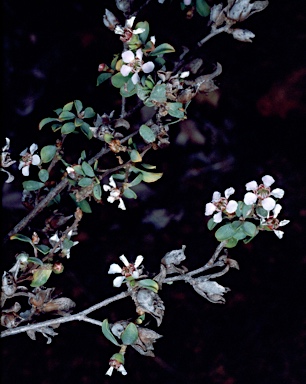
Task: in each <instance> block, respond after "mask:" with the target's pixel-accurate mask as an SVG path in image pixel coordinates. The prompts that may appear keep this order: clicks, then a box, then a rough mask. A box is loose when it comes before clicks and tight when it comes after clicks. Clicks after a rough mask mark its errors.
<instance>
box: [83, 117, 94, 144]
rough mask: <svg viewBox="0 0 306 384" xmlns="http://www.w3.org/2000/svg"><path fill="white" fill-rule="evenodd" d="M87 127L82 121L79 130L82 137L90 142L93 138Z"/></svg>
mask: <svg viewBox="0 0 306 384" xmlns="http://www.w3.org/2000/svg"><path fill="white" fill-rule="evenodd" d="M89 127H90V125H89V124H87V123H85V121H83V123H82V125H81V127H80V128H81V131H82V132H83V133H84V135H85V136H86V137H87V138H88V139H89V140H90V139H91V138H92V136H93V133H92V132H91V130H90V129H89Z"/></svg>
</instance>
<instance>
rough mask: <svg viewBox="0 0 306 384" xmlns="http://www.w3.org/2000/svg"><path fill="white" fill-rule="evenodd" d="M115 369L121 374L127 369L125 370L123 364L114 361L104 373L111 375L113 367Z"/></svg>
mask: <svg viewBox="0 0 306 384" xmlns="http://www.w3.org/2000/svg"><path fill="white" fill-rule="evenodd" d="M115 368H116V369H117V371H118V372H120V373H121V374H122V375H123V376H125V375H127V371H126V370H125V368H124V366H123V364H119V366H118V363H117V362H115V363H114V365H112V366H110V367H109V368H108V370H107V371H106V373H105V375H108V376H111V375H112V374H113V371H114V369H115Z"/></svg>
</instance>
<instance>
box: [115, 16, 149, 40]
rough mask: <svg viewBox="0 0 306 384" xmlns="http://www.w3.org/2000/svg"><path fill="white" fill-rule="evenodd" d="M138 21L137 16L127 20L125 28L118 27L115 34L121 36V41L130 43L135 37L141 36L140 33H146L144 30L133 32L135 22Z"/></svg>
mask: <svg viewBox="0 0 306 384" xmlns="http://www.w3.org/2000/svg"><path fill="white" fill-rule="evenodd" d="M135 19H136V16H132V17H131V18H129V19H127V20H126V22H125V25H124V27H122V26H121V25H116V27H115V30H114V32H115V33H116V34H117V35H121V37H120V40H121V41H123V42H124V43H128V42H129V41H130V40H131V38H132V37H133V35H139V34H140V33H142V32H144V31H145V29H144V28H137V29H134V30H132V27H133V24H134V21H135Z"/></svg>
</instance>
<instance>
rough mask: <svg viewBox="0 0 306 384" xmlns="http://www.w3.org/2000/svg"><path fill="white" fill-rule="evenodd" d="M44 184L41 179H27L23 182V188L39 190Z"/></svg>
mask: <svg viewBox="0 0 306 384" xmlns="http://www.w3.org/2000/svg"><path fill="white" fill-rule="evenodd" d="M44 185H45V184H44V183H40V182H39V181H34V180H27V181H24V182H23V183H22V186H23V189H25V190H26V191H37V190H38V189H40V188H42V187H43V186H44Z"/></svg>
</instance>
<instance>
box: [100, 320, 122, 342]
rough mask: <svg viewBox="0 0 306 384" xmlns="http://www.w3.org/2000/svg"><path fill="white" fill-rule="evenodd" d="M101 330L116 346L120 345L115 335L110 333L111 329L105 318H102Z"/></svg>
mask: <svg viewBox="0 0 306 384" xmlns="http://www.w3.org/2000/svg"><path fill="white" fill-rule="evenodd" d="M102 332H103V335H104V336H105V337H106V338H107V339H108V340H109V341H110V342H112V343H113V344H115V345H117V346H118V347H120V344H119V343H118V341H117V340H116V339H115V336H114V335H113V334H112V333H111V330H110V329H109V324H108V320H107V319H104V320H103V322H102Z"/></svg>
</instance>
